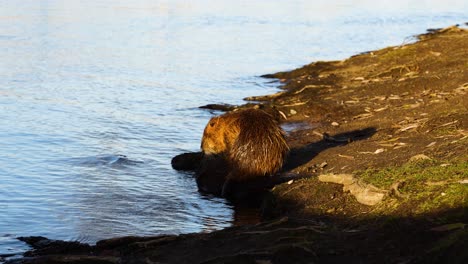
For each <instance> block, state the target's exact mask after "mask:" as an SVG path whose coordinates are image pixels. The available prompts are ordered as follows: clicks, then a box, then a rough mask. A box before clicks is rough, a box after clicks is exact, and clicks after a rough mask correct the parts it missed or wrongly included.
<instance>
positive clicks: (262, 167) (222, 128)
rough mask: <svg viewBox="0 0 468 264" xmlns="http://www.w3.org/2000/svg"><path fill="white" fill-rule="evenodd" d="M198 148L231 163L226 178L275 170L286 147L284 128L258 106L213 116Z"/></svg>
mask: <svg viewBox="0 0 468 264" xmlns="http://www.w3.org/2000/svg"><path fill="white" fill-rule="evenodd" d="M201 148H202V150H203V152H204V153H205V155H213V154H214V155H222V156H223V157H224V158H225V159H226V160H227V162H228V164H229V167H230V168H229V169H230V172H229V173H228V175H227V179H228V180H234V181H242V180H247V179H252V178H256V177H261V176H269V175H272V174H275V173H276V172H278V171H279V170H280V169H281V167H282V166H283V162H284V160H285V158H286V155H287V153H288V151H289V147H288V145H287V143H286V140H285V138H284V131H283V130H282V129H281V127H280V126H279V125H278V123H277V122H276V120H275V119H274V118H273V117H272V116H271V115H269V114H268V113H266V112H265V111H263V110H259V109H247V110H241V111H236V112H230V113H226V114H223V115H221V116H218V117H213V118H212V119H211V120H210V121H209V122H208V124H207V125H206V128H205V131H204V133H203V138H202V143H201Z"/></svg>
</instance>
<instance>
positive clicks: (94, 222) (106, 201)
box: [0, 0, 468, 262]
mask: <svg viewBox="0 0 468 264" xmlns="http://www.w3.org/2000/svg"><path fill="white" fill-rule="evenodd" d="M317 2H319V1H307V0H303V1H301V0H297V1H261V0H254V1H215V0H212V1H210V0H200V1H176V0H171V1H142V0H138V1H134V0H133V1H115V0H112V1H111V0H93V1H75V0H68V1H60V0H50V1H46V0H44V1H36V0H34V1H33V0H30V1H28V0H22V1H0V58H1V59H0V254H9V253H17V252H22V251H24V250H26V249H27V247H26V246H25V245H24V244H23V243H21V242H19V241H17V240H16V239H15V237H17V236H30V235H36V236H37V235H41V236H46V237H49V238H53V239H66V240H78V241H83V242H89V243H94V242H96V241H97V240H99V239H104V238H110V237H115V236H123V235H156V234H179V233H188V232H208V231H212V230H216V229H220V228H224V227H227V226H231V225H232V224H233V223H234V222H235V221H237V219H236V217H234V211H233V208H232V206H231V205H229V204H228V203H226V202H225V201H224V200H223V199H220V198H215V197H210V196H204V195H201V194H199V193H198V192H197V188H196V184H195V182H194V179H193V178H192V177H191V175H190V174H186V173H181V172H177V171H174V170H173V169H172V168H171V166H170V160H171V158H172V157H173V156H175V155H177V154H179V153H182V152H187V151H197V150H198V149H199V145H200V138H201V134H202V131H203V127H204V125H205V124H206V122H207V121H208V119H209V118H210V117H211V116H212V115H213V113H211V112H209V111H206V110H201V109H199V108H198V106H201V105H205V104H209V103H230V104H239V103H242V98H243V97H246V96H251V95H260V94H268V93H272V92H274V91H275V90H276V85H277V83H272V82H271V80H264V79H262V78H260V77H258V76H259V75H262V74H266V73H272V72H276V71H282V70H288V69H293V68H296V67H299V66H301V65H304V64H307V63H310V62H312V61H316V60H330V59H343V58H346V57H348V56H350V55H353V54H356V53H359V52H363V51H368V50H373V49H378V48H382V47H385V46H388V45H398V44H402V43H405V42H409V41H414V39H413V38H411V36H412V35H414V34H418V33H423V32H424V31H425V30H426V29H427V28H437V27H445V26H449V25H452V24H456V23H464V22H467V21H468V4H467V1H463V0H460V1H456V0H453V1H452V0H447V1H430V0H427V1H400V0H393V1H368V0H362V1H333V0H331V1H321V3H317ZM240 218H242V217H240ZM0 262H1V259H0Z"/></svg>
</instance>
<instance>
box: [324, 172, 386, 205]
mask: <svg viewBox="0 0 468 264" xmlns="http://www.w3.org/2000/svg"><path fill="white" fill-rule="evenodd" d="M319 180H320V181H322V182H332V183H338V184H342V185H343V191H345V192H346V191H349V192H350V193H351V194H352V195H354V197H356V200H357V201H358V202H359V203H361V204H365V205H370V206H372V205H376V204H378V203H380V202H381V201H382V199H383V198H384V197H385V195H386V194H387V191H385V190H381V189H379V188H377V187H375V186H373V185H371V184H365V183H363V182H361V181H359V180H357V179H356V178H354V176H353V175H351V174H322V175H320V176H319Z"/></svg>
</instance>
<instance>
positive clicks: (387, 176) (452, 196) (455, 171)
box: [356, 160, 468, 214]
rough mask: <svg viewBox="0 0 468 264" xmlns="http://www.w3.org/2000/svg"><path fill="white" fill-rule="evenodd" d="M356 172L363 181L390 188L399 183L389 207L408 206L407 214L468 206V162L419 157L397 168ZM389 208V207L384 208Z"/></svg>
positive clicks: (395, 208)
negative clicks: (394, 204) (467, 180)
mask: <svg viewBox="0 0 468 264" xmlns="http://www.w3.org/2000/svg"><path fill="white" fill-rule="evenodd" d="M356 175H357V176H358V177H359V178H360V179H362V180H364V181H365V182H367V183H370V184H373V185H375V186H377V187H380V188H384V189H390V188H391V186H392V185H393V184H394V183H396V182H400V184H399V187H398V190H399V192H400V193H402V194H403V195H404V197H405V198H399V199H398V202H397V206H394V207H393V209H391V210H390V211H393V210H398V209H401V208H402V207H405V208H407V209H408V208H411V210H410V211H411V213H412V214H413V213H414V214H422V213H427V212H434V211H437V210H448V209H452V208H468V184H466V183H460V181H461V180H464V179H468V161H466V160H465V161H452V162H441V161H436V160H419V161H415V162H408V163H407V164H404V165H403V166H400V167H389V168H385V169H379V170H372V169H369V170H365V171H360V172H356ZM387 209H390V208H387Z"/></svg>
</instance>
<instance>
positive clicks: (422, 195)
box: [6, 27, 468, 263]
mask: <svg viewBox="0 0 468 264" xmlns="http://www.w3.org/2000/svg"><path fill="white" fill-rule="evenodd" d="M418 39H419V40H418V41H416V42H415V43H410V44H405V45H401V46H396V47H387V48H383V49H380V50H376V51H371V52H367V53H361V54H359V55H355V56H352V57H350V58H348V59H345V60H342V61H328V62H314V63H311V64H309V65H305V66H304V67H302V68H299V69H295V70H292V71H288V72H279V73H276V74H269V75H265V76H264V77H267V78H275V79H278V80H280V82H281V84H282V86H281V91H280V92H278V93H276V94H273V95H266V96H256V97H249V98H246V101H249V102H250V101H252V102H255V103H248V104H246V105H242V106H228V107H229V108H226V110H233V109H237V108H248V107H252V106H253V105H258V107H261V108H268V109H275V110H277V111H279V113H280V115H281V116H282V118H283V119H282V124H283V125H285V124H286V125H290V126H291V127H292V128H291V129H290V131H289V132H288V135H287V140H288V143H289V145H290V147H291V154H290V157H289V160H288V162H287V164H286V165H285V172H284V175H294V176H295V177H297V179H295V180H290V181H288V182H286V183H283V184H279V185H277V186H275V187H273V188H272V190H271V192H270V193H269V194H268V195H267V197H266V198H265V199H264V202H263V207H262V210H263V213H264V217H265V218H266V219H268V221H265V222H262V223H259V224H257V225H250V226H237V227H236V226H234V227H229V228H226V229H223V230H220V231H214V232H212V233H205V234H204V233H194V234H182V235H162V236H155V237H122V238H113V239H108V240H102V241H99V242H98V243H97V244H96V246H90V245H87V244H82V243H79V242H64V241H53V240H48V239H47V238H41V237H30V238H22V239H23V241H25V242H27V243H28V244H30V245H31V246H32V247H33V248H34V250H32V251H28V252H26V253H25V255H24V258H22V259H16V260H10V261H7V262H6V263H157V262H159V263H239V262H242V263H244V262H246V263H292V262H294V263H310V262H345V261H346V262H351V263H357V262H361V263H362V262H365V263H367V262H384V263H397V262H398V263H400V262H405V263H426V262H432V263H442V262H444V261H450V262H452V263H463V262H466V261H468V253H467V252H466V250H464V249H466V247H467V246H468V228H467V224H468V214H467V210H468V175H467V174H468V172H467V171H468V156H467V153H466V149H467V146H468V140H467V138H468V112H467V107H468V102H466V100H463V99H464V97H466V93H467V92H468V91H467V90H468V72H467V70H466V69H467V67H468V44H467V43H468V30H466V29H461V28H458V27H449V28H445V29H441V30H431V31H430V32H429V33H427V34H422V35H419V36H418ZM211 107H213V106H211ZM215 107H219V106H215ZM299 178H301V179H299Z"/></svg>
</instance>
